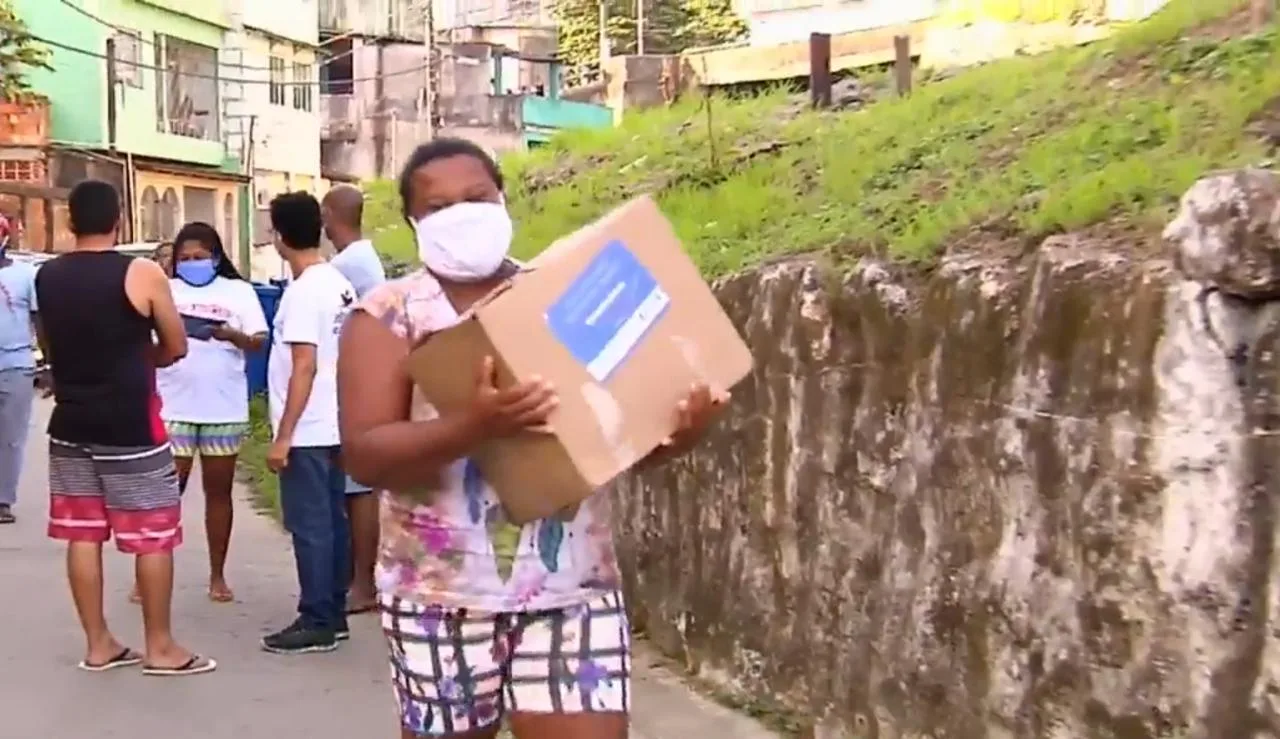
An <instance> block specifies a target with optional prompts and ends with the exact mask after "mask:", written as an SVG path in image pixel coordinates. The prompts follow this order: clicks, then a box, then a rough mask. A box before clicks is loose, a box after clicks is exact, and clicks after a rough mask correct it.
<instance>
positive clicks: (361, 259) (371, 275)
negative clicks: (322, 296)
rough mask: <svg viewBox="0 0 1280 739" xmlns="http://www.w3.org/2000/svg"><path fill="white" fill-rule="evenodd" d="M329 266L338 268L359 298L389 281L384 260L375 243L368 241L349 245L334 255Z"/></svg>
mask: <svg viewBox="0 0 1280 739" xmlns="http://www.w3.org/2000/svg"><path fill="white" fill-rule="evenodd" d="M329 264H332V265H333V266H335V267H337V268H338V271H339V272H341V273H342V275H343V277H346V278H347V280H349V281H350V282H351V286H352V287H354V288H355V290H356V297H357V298H363V297H364V296H365V294H366V293H368V292H369V291H370V290H372V289H373V288H375V287H377V286H378V285H381V284H382V283H384V282H386V281H387V272H386V270H384V269H383V268H382V259H381V258H379V257H378V251H377V250H376V249H374V248H373V242H372V241H370V240H368V239H361V240H359V241H353V242H351V243H350V244H347V248H345V249H343V250H342V251H340V252H338V253H337V254H334V255H333V259H330V260H329Z"/></svg>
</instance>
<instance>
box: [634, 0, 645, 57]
mask: <svg viewBox="0 0 1280 739" xmlns="http://www.w3.org/2000/svg"><path fill="white" fill-rule="evenodd" d="M636 53H637V54H639V55H640V56H644V0H636Z"/></svg>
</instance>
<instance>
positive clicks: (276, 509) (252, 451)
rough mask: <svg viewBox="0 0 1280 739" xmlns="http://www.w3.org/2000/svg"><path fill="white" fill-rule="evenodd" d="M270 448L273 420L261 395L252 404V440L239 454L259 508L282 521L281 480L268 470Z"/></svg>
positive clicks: (250, 430) (244, 475)
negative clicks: (268, 448) (268, 449)
mask: <svg viewBox="0 0 1280 739" xmlns="http://www.w3.org/2000/svg"><path fill="white" fill-rule="evenodd" d="M269 446H271V417H270V416H269V415H268V413H267V399H266V397H265V396H262V395H259V396H257V397H255V398H254V399H253V400H251V401H250V402H249V438H248V439H245V443H244V447H243V448H241V450H240V465H239V466H240V475H241V477H242V478H243V479H244V481H245V482H246V483H247V484H248V485H249V489H250V490H251V491H252V492H253V495H254V500H255V502H257V504H258V508H259V509H260V510H262V511H263V512H264V513H266V514H268V515H270V516H271V517H272V518H274V519H276V520H277V521H279V520H280V479H279V478H278V477H276V475H275V473H273V472H272V471H271V470H269V469H267V447H269Z"/></svg>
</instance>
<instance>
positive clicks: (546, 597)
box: [359, 270, 620, 613]
mask: <svg viewBox="0 0 1280 739" xmlns="http://www.w3.org/2000/svg"><path fill="white" fill-rule="evenodd" d="M359 309H360V310H363V311H365V312H367V313H369V314H370V315H372V316H373V317H375V318H377V319H379V320H380V321H381V322H382V324H383V325H384V326H386V327H387V328H389V329H390V330H391V331H393V332H394V333H395V334H396V335H397V336H399V337H401V338H404V339H406V340H407V341H408V342H409V344H410V345H416V344H417V343H418V342H420V341H421V340H422V339H424V338H426V337H427V336H428V335H430V334H431V333H434V332H437V331H441V330H443V329H446V328H448V327H450V326H452V325H454V324H455V323H457V322H458V320H459V317H458V313H457V311H456V310H454V308H453V304H452V303H451V302H450V301H449V298H448V297H447V296H446V295H445V293H444V290H443V289H442V288H441V286H440V284H439V282H437V281H436V280H435V278H434V277H432V276H431V275H430V274H429V273H428V272H426V271H425V270H419V271H418V272H415V273H413V274H410V275H407V276H405V277H402V278H400V279H397V280H393V281H391V282H387V283H385V284H383V285H381V286H380V287H378V288H377V289H375V290H374V291H372V292H371V293H370V294H369V295H368V296H366V297H365V299H364V300H363V301H362V303H361V304H360V306H359ZM458 371H460V372H472V371H473V370H472V369H471V368H468V367H459V368H458ZM436 416H437V414H436V411H435V409H434V408H432V407H431V405H430V404H429V403H427V402H426V400H425V399H424V398H423V397H422V395H421V393H420V392H419V391H418V389H417V388H414V390H413V399H412V404H411V410H410V418H411V419H412V420H415V421H427V420H430V419H432V418H435V417H436ZM424 501H429V502H424ZM381 522H382V545H381V550H380V552H379V557H378V565H377V572H376V579H377V583H378V589H379V591H380V592H381V593H382V594H383V595H386V596H392V597H399V598H403V599H404V600H406V601H409V602H412V603H418V604H421V605H424V606H438V607H441V608H447V609H467V610H468V611H473V612H475V611H478V612H489V613H511V612H522V611H540V610H549V609H555V608H566V607H569V606H574V605H578V604H582V603H586V602H589V601H592V600H595V599H597V598H599V597H601V596H602V595H604V594H606V593H609V592H612V591H615V590H617V589H618V588H619V587H620V578H619V575H618V567H617V559H616V557H615V555H614V549H613V538H612V514H611V510H610V501H609V497H608V494H607V493H605V492H599V493H596V494H595V495H594V496H592V497H591V498H588V499H587V500H586V501H585V502H584V503H583V504H582V505H580V506H578V507H577V508H576V509H573V510H571V511H569V512H568V513H566V514H565V515H562V516H559V517H555V518H547V519H543V520H540V521H535V522H533V523H529V524H526V525H524V526H517V525H515V524H513V523H511V522H510V521H508V520H507V518H506V515H505V513H504V511H503V508H502V505H501V503H500V502H499V501H498V499H497V497H496V496H495V495H494V493H493V490H492V489H490V487H489V485H488V484H487V483H486V482H485V481H484V478H483V477H482V476H481V475H480V471H479V469H478V468H477V467H476V465H475V464H474V463H473V462H471V461H470V460H466V459H462V460H458V461H457V462H455V463H454V464H453V465H451V466H450V467H449V469H447V470H446V471H445V474H444V475H442V482H441V485H440V489H438V490H432V491H428V493H427V494H426V495H423V494H422V493H416V494H415V493H414V492H412V491H396V490H391V491H387V492H385V493H383V497H382V505H381Z"/></svg>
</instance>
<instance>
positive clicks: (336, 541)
mask: <svg viewBox="0 0 1280 739" xmlns="http://www.w3.org/2000/svg"><path fill="white" fill-rule="evenodd" d="M341 451H342V450H341V449H340V448H339V447H333V449H332V450H331V453H330V457H329V486H328V491H329V517H330V526H331V528H332V530H333V552H332V554H331V560H330V561H331V562H332V581H331V582H330V589H331V592H332V594H333V595H332V598H331V602H332V604H333V611H332V613H331V614H330V622H331V623H332V624H333V630H334V633H335V634H336V635H337V636H338V638H339V639H345V638H347V636H348V635H349V633H350V632H349V631H348V629H347V586H348V584H349V583H350V582H351V522H350V521H348V520H347V505H346V497H347V476H346V475H345V474H343V472H342V463H341V459H340V456H341Z"/></svg>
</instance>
